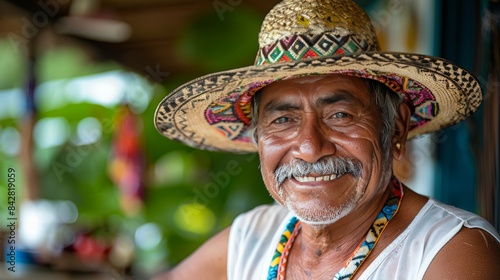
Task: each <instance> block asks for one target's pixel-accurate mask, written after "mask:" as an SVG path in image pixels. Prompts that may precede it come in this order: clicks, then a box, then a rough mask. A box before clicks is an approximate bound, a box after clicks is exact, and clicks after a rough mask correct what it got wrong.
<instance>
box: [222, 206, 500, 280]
mask: <svg viewBox="0 0 500 280" xmlns="http://www.w3.org/2000/svg"><path fill="white" fill-rule="evenodd" d="M291 217H292V216H291V214H290V213H289V212H288V210H287V209H286V208H284V207H283V206H281V205H265V206H259V207H257V208H255V209H253V210H251V211H250V212H247V213H244V214H242V215H240V216H238V217H237V218H236V219H235V220H234V223H233V225H232V227H231V232H230V234H229V248H228V263H227V273H228V279H229V280H265V279H267V272H268V269H269V265H270V264H271V258H272V256H273V254H274V250H275V249H276V245H277V244H278V241H279V239H280V237H281V234H282V233H283V231H284V228H285V226H286V225H287V223H288V222H289V220H290V218H291ZM463 226H465V227H468V228H481V229H483V230H485V231H486V232H488V233H490V234H491V235H492V236H494V237H495V238H496V239H497V241H499V242H500V236H499V234H498V233H497V232H496V230H495V229H494V228H493V226H491V225H490V224H489V223H488V222H487V221H486V220H484V219H483V218H481V217H479V216H477V215H475V214H472V213H470V212H467V211H464V210H461V209H458V208H455V207H452V206H449V205H445V204H443V203H440V202H437V201H435V200H432V199H430V200H429V201H428V202H427V203H426V204H425V206H424V207H423V208H422V209H421V210H420V212H419V213H418V215H417V216H416V217H415V219H414V220H413V221H412V222H411V223H410V225H409V226H408V228H407V229H406V230H405V231H404V232H403V233H401V234H400V235H399V236H398V237H397V238H396V239H395V240H394V241H393V242H392V243H391V244H390V245H389V246H387V248H385V249H384V250H383V251H382V252H381V254H380V255H379V256H378V257H377V258H376V259H375V260H374V261H373V262H372V263H371V264H370V265H369V266H368V267H367V269H366V270H365V271H364V272H363V273H362V274H361V275H360V278H359V279H362V280H367V279H371V280H375V279H398V280H401V279H422V278H423V276H424V274H425V271H426V270H427V267H428V266H429V264H430V263H431V261H432V259H433V258H434V256H436V254H437V253H438V252H439V250H440V249H441V248H442V247H443V246H444V245H445V244H446V243H447V242H448V241H449V240H450V239H451V238H452V237H453V236H455V234H457V232H458V231H459V230H460V229H461V228H462V227H463ZM403 256H404V257H403ZM332 278H333V276H332Z"/></svg>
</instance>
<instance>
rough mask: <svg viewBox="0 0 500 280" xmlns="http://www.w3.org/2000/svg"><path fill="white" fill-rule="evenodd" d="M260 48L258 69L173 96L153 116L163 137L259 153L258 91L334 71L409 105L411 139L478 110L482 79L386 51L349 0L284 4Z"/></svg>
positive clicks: (288, 0)
mask: <svg viewBox="0 0 500 280" xmlns="http://www.w3.org/2000/svg"><path fill="white" fill-rule="evenodd" d="M259 46H260V49H259V51H258V54H257V59H256V62H255V65H253V66H249V67H244V68H239V69H234V70H229V71H224V72H219V73H215V74H210V75H206V76H203V77H201V78H198V79H195V80H193V81H191V82H188V83H186V84H184V85H182V86H180V87H179V88H177V89H176V90H174V91H173V92H172V93H171V94H170V95H169V96H167V97H166V98H165V99H164V100H163V101H162V102H161V103H160V105H159V106H158V108H157V110H156V114H155V125H156V128H157V129H158V131H159V132H160V133H162V134H163V135H164V136H166V137H167V138H170V139H173V140H176V141H180V142H183V143H185V144H187V145H189V146H192V147H196V148H199V149H206V150H219V151H230V152H253V151H256V150H257V149H256V147H255V146H254V144H253V143H252V141H251V133H250V132H249V127H250V122H251V107H252V97H253V95H254V93H255V92H256V91H258V90H259V89H261V88H262V87H264V86H266V85H269V84H270V83H273V82H275V81H278V80H283V79H290V78H293V77H299V76H305V75H327V74H335V73H337V74H345V75H350V76H355V77H361V78H365V79H372V80H376V81H379V82H381V83H384V84H385V85H386V86H388V87H389V88H391V89H392V90H393V91H395V92H397V93H399V94H400V95H402V96H403V101H404V102H406V103H407V104H408V106H409V107H410V110H411V113H412V116H411V120H410V131H409V136H408V137H409V138H413V137H415V136H418V135H421V134H424V133H429V132H433V131H436V130H439V129H441V128H443V127H446V126H450V125H453V124H455V123H457V122H459V121H461V120H463V119H465V118H466V117H467V116H468V115H470V114H472V113H473V112H474V111H476V109H477V108H478V107H479V105H480V104H481V100H482V93H481V88H480V86H479V83H478V81H477V80H476V79H475V78H474V77H473V76H472V75H471V74H470V73H469V72H467V71H466V70H464V69H462V68H460V67H458V66H456V65H454V64H453V63H451V62H449V61H447V60H444V59H441V58H436V57H431V56H427V55H421V54H407V53H395V52H383V51H381V50H380V47H379V44H378V40H377V38H376V34H375V31H374V29H373V26H372V24H371V22H370V19H369V17H368V15H367V14H366V13H365V12H364V11H363V10H362V9H361V8H360V7H359V6H358V5H356V4H355V3H354V2H353V1H351V0H285V1H283V2H281V3H280V4H278V5H276V6H275V7H274V8H273V9H272V10H271V11H270V12H269V14H268V15H267V16H266V18H265V20H264V22H263V24H262V29H261V32H260V35H259ZM234 47H235V48H237V47H238V42H234Z"/></svg>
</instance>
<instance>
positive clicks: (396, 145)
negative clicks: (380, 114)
mask: <svg viewBox="0 0 500 280" xmlns="http://www.w3.org/2000/svg"><path fill="white" fill-rule="evenodd" d="M410 117H411V112H410V108H409V107H408V105H406V103H404V102H401V103H400V104H399V107H398V116H397V117H396V122H395V127H394V134H393V135H392V156H393V157H394V159H396V160H401V159H402V158H403V156H404V155H405V152H406V140H407V138H408V130H409V129H410Z"/></svg>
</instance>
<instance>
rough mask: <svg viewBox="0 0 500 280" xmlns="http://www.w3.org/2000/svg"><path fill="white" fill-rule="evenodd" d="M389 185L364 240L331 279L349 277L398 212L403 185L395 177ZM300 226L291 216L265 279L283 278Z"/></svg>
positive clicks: (283, 279) (281, 279)
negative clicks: (379, 209)
mask: <svg viewBox="0 0 500 280" xmlns="http://www.w3.org/2000/svg"><path fill="white" fill-rule="evenodd" d="M390 185H391V186H390V187H391V190H392V192H391V195H390V196H389V198H388V199H387V201H386V202H385V205H384V207H383V208H382V210H381V211H380V213H379V214H378V216H377V218H376V219H375V221H374V222H373V225H372V226H371V227H370V229H369V230H368V232H367V234H366V237H365V240H364V241H363V242H361V243H360V245H359V246H358V248H357V249H356V250H355V251H354V253H353V257H352V258H351V259H350V260H348V261H347V263H346V266H345V267H344V268H342V269H341V270H340V271H339V272H338V273H337V274H336V275H335V276H334V278H333V280H340V279H351V278H352V277H353V276H354V274H355V273H356V271H357V270H358V268H359V267H360V266H361V264H362V263H363V261H364V260H365V259H366V258H367V257H368V255H370V253H371V251H372V250H373V248H374V247H375V245H376V244H377V242H378V240H379V238H380V236H381V235H382V232H383V231H384V229H385V227H386V226H387V224H388V223H389V221H390V220H391V219H392V218H393V217H394V216H395V215H396V213H397V212H398V210H399V206H400V205H401V200H402V198H403V185H402V184H401V182H399V180H398V179H397V178H395V177H393V178H392V180H391V183H390ZM300 228H301V225H300V221H299V220H298V219H297V218H296V217H292V218H291V219H290V222H288V224H287V226H286V228H285V231H284V232H283V234H282V235H281V238H280V241H279V243H278V246H277V248H276V250H275V252H274V255H273V258H272V261H271V265H270V267H269V273H268V276H267V280H285V272H286V266H287V261H288V256H289V255H290V250H291V249H292V245H293V242H294V241H295V237H296V236H297V234H298V233H299V231H300Z"/></svg>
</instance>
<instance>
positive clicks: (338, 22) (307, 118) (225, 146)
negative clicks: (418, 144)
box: [156, 0, 500, 279]
mask: <svg viewBox="0 0 500 280" xmlns="http://www.w3.org/2000/svg"><path fill="white" fill-rule="evenodd" d="M259 43H260V50H259V53H258V55H257V60H256V65H254V66H250V67H246V68H241V69H236V70H230V71H226V72H222V73H216V74H212V75H208V76H205V77H202V78H199V79H196V80H194V81H192V82H190V83H187V84H185V85H183V86H181V87H180V88H178V89H177V90H175V91H174V92H173V93H172V94H171V95H170V96H168V97H167V98H166V99H165V100H164V101H163V102H162V103H161V104H160V106H159V107H158V110H157V114H156V126H157V128H158V130H159V131H160V132H161V133H163V134H164V135H165V136H167V137H168V138H171V139H174V140H177V141H182V142H184V143H186V144H187V145H190V146H193V147H197V148H201V149H210V150H223V151H232V152H253V151H257V152H258V153H259V156H260V161H261V171H262V177H263V179H264V182H265V185H266V187H267V189H268V190H269V193H270V194H271V195H272V196H273V198H274V199H275V200H276V201H277V202H278V204H276V205H268V206H260V207H257V208H256V209H254V210H252V211H250V212H248V213H245V214H242V215H241V216H239V217H238V218H237V219H236V220H235V221H234V223H233V224H232V226H231V227H230V228H228V229H226V230H224V231H222V232H221V233H219V234H218V235H216V236H215V237H213V238H212V239H211V240H209V241H208V242H207V243H206V244H205V245H204V246H202V247H201V248H200V249H199V250H198V251H196V252H195V253H194V254H193V255H192V256H191V257H189V258H188V259H187V260H185V261H184V262H183V263H181V264H180V265H179V266H178V267H176V268H175V269H173V270H172V271H171V272H169V273H167V274H165V275H163V277H161V276H160V277H159V278H160V279H285V278H286V279H498V277H499V275H500V269H499V265H498V260H499V259H500V245H499V240H500V237H499V235H498V233H497V232H496V231H495V229H494V228H493V227H492V226H491V225H489V224H488V223H487V222H486V221H484V220H483V219H482V218H480V217H478V216H476V215H474V214H472V213H468V212H466V211H463V210H459V209H456V208H453V207H451V206H448V205H445V204H442V203H440V202H437V201H435V200H433V199H431V198H427V197H424V196H421V195H419V194H417V193H415V192H413V191H412V190H410V189H409V188H407V187H406V186H404V185H403V184H402V183H401V182H400V181H399V180H398V179H397V178H395V177H394V176H393V172H392V161H393V159H395V160H400V159H401V158H402V157H403V155H404V153H405V143H406V141H407V139H410V138H413V137H415V136H417V135H420V134H423V133H429V132H433V131H436V130H439V129H441V128H442V127H445V126H448V125H452V124H454V123H457V122H459V121H461V120H463V119H464V118H466V117H467V116H468V115H470V114H471V113H473V112H474V111H475V110H476V109H477V107H478V106H479V105H480V103H481V89H480V87H479V85H478V83H477V81H476V80H475V79H474V78H473V77H472V76H471V75H470V74H469V73H468V72H466V71H465V70H463V69H461V68H459V67H457V66H455V65H453V64H451V63H450V62H448V61H445V60H443V59H440V58H434V57H428V56H424V55H418V54H400V53H389V52H382V51H380V49H379V46H378V42H377V39H376V36H375V33H374V31H373V27H372V26H371V24H370V20H369V18H368V16H367V15H366V14H365V13H364V11H362V10H361V9H360V8H359V7H358V6H357V5H356V4H355V3H354V2H352V1H351V0H308V1H300V0H285V1H283V2H282V3H280V4H278V5H277V6H276V7H275V8H273V10H271V11H270V13H269V14H268V15H267V17H266V19H265V20H264V23H263V26H262V30H261V33H260V36H259Z"/></svg>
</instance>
